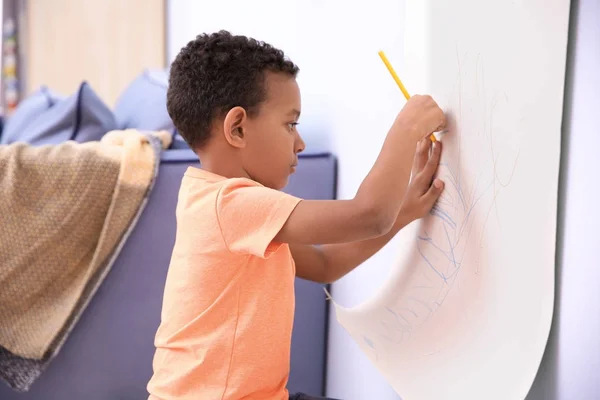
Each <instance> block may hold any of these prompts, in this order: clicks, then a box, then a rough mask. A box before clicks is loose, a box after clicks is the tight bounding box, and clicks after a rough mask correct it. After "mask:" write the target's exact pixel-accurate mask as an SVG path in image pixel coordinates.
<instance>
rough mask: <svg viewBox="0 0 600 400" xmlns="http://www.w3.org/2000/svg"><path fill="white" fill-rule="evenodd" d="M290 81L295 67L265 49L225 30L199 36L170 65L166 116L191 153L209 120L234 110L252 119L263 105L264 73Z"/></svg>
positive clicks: (205, 132)
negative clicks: (284, 76) (278, 74)
mask: <svg viewBox="0 0 600 400" xmlns="http://www.w3.org/2000/svg"><path fill="white" fill-rule="evenodd" d="M266 71H273V72H283V73H287V74H290V75H291V76H293V77H296V75H297V74H298V71H299V68H298V66H296V65H295V64H294V63H293V62H291V61H290V60H288V59H287V58H286V57H285V55H284V53H283V51H281V50H279V49H277V48H275V47H273V46H271V45H270V44H267V43H264V42H261V41H258V40H255V39H252V38H248V37H246V36H241V35H232V34H231V33H229V32H228V31H224V30H222V31H219V32H216V33H211V34H201V35H198V36H197V37H196V39H194V40H192V41H190V42H189V43H188V44H187V45H186V46H185V47H184V48H182V49H181V51H180V52H179V54H178V55H177V57H176V58H175V61H173V63H172V64H171V71H170V74H169V89H168V91H167V111H168V112H169V115H170V117H171V119H172V120H173V123H174V125H175V128H177V131H178V132H179V134H180V135H181V136H182V137H183V138H184V139H185V141H186V142H187V143H188V144H189V145H190V147H192V148H193V149H196V148H200V147H202V146H203V145H205V144H206V142H207V140H208V139H209V137H210V129H211V125H212V123H213V120H214V118H217V117H221V116H223V115H224V114H226V113H227V112H228V111H229V110H230V109H232V108H233V107H236V106H240V107H243V108H244V109H245V110H246V112H247V113H248V115H250V116H252V115H256V112H258V108H259V106H260V104H261V103H262V102H263V101H265V97H266V90H265V87H264V81H265V72H266Z"/></svg>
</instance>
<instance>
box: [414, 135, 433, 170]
mask: <svg viewBox="0 0 600 400" xmlns="http://www.w3.org/2000/svg"><path fill="white" fill-rule="evenodd" d="M430 149H431V140H429V138H426V139H421V140H420V141H419V142H418V144H417V154H416V155H415V165H414V169H415V172H416V173H419V172H421V170H422V169H423V168H424V167H425V164H427V159H428V158H429V150H430Z"/></svg>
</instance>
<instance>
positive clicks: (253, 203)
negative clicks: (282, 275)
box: [216, 179, 301, 258]
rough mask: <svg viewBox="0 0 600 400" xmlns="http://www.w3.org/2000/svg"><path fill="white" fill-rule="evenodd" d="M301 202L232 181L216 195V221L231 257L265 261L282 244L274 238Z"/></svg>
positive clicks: (268, 190)
mask: <svg viewBox="0 0 600 400" xmlns="http://www.w3.org/2000/svg"><path fill="white" fill-rule="evenodd" d="M300 200H301V199H299V198H297V197H294V196H291V195H289V194H287V193H284V192H281V191H278V190H274V189H270V188H267V187H264V186H262V185H259V184H258V183H256V182H253V181H251V180H249V179H231V180H229V181H228V182H226V183H225V184H224V185H223V187H222V188H221V190H220V191H219V194H218V195H217V204H216V208H217V218H218V220H219V225H220V228H221V233H222V234H223V239H224V241H225V244H226V246H227V247H228V249H229V250H230V251H231V252H233V253H244V254H252V255H255V256H257V257H261V258H267V257H269V255H270V254H272V253H273V252H275V251H276V250H277V249H278V248H279V246H280V245H281V243H275V242H273V238H274V237H275V235H277V233H279V231H280V230H281V228H282V227H283V225H284V224H285V222H286V221H287V219H288V217H289V216H290V214H291V213H292V211H293V210H294V208H295V207H296V206H297V205H298V203H299V202H300Z"/></svg>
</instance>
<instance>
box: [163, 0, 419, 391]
mask: <svg viewBox="0 0 600 400" xmlns="http://www.w3.org/2000/svg"><path fill="white" fill-rule="evenodd" d="M403 4H404V2H403V1H402V0H371V1H369V2H365V1H361V2H349V1H341V0H338V1H333V0H330V1H326V0H287V1H285V2H282V1H279V0H255V1H251V2H249V1H245V0H232V1H228V2H198V1H194V0H173V1H170V2H169V9H168V12H169V21H168V26H169V30H168V49H169V50H168V58H169V60H172V59H173V58H174V57H175V55H176V54H177V52H178V51H179V50H180V48H181V47H182V46H184V45H185V44H186V43H187V42H188V41H189V40H191V39H193V38H194V37H195V36H196V35H197V34H199V33H202V32H211V31H216V30H219V29H227V30H230V31H232V32H233V33H240V34H244V35H249V36H253V37H255V38H257V39H259V40H264V41H266V42H269V43H271V44H273V45H275V46H277V47H281V48H282V49H283V50H284V51H285V52H286V53H287V54H288V55H289V56H290V58H291V59H292V60H293V61H294V62H296V63H297V64H299V66H300V75H299V78H298V82H299V84H300V87H301V90H302V114H303V115H302V118H301V121H300V122H301V125H300V126H299V128H300V131H301V133H302V134H303V136H304V137H305V138H306V141H307V151H310V150H311V149H312V150H315V149H318V148H329V149H331V150H332V151H333V153H334V154H336V155H337V156H338V157H339V177H338V179H339V182H338V184H339V191H338V196H339V197H340V198H349V197H352V196H353V195H354V194H355V192H356V190H357V188H358V186H359V184H360V183H361V181H362V179H363V178H364V176H365V175H366V174H367V172H368V171H369V169H370V167H371V165H372V164H373V162H374V161H375V158H376V156H377V154H378V152H379V149H380V147H381V144H382V142H383V139H384V137H385V134H386V132H387V129H388V128H389V126H390V125H391V123H392V121H393V119H394V118H395V116H396V113H397V112H398V111H399V110H400V108H401V107H402V106H403V105H404V99H403V97H402V95H401V93H400V91H399V90H398V88H397V86H395V83H394V82H393V80H392V78H391V77H390V75H389V73H388V72H387V70H386V69H385V67H384V65H383V63H382V62H381V60H380V59H379V57H378V55H377V51H378V50H380V49H383V50H385V51H386V54H387V55H388V58H389V59H390V61H391V62H392V64H393V65H394V67H395V68H396V69H397V70H398V71H399V73H401V71H402V61H403V60H402V54H403V37H402V28H401V24H402V21H403V8H404V6H403ZM405 84H406V85H407V86H408V89H409V90H410V86H411V85H410V82H405ZM394 260H395V252H394V251H393V244H391V245H388V247H386V249H384V250H383V251H382V252H380V253H379V254H378V255H377V256H375V257H374V258H373V259H372V260H370V261H368V262H367V263H365V265H363V266H361V267H360V268H359V269H357V270H355V271H354V272H353V273H351V274H350V275H348V276H347V277H345V278H344V279H342V280H340V281H339V282H337V283H335V284H334V285H333V289H332V292H333V293H332V294H333V296H334V297H335V299H336V301H337V302H339V303H340V304H342V305H344V306H354V305H357V304H359V303H360V302H362V301H363V300H365V299H366V298H368V297H369V296H370V295H371V294H372V293H374V292H376V290H377V288H378V287H379V285H380V284H381V283H382V282H383V281H384V279H385V277H386V274H387V271H388V269H389V266H390V265H391V264H392V263H393V262H394ZM328 356H329V365H328V384H327V394H328V395H329V396H332V397H338V398H344V399H346V400H354V399H356V400H362V399H379V400H386V399H397V398H398V397H397V396H396V395H395V393H394V392H393V391H392V390H391V388H390V387H389V386H388V384H387V383H386V382H385V381H384V380H383V378H382V377H381V376H380V374H379V373H378V372H377V371H376V370H375V369H374V367H372V365H371V364H370V362H369V361H368V360H367V358H366V357H365V356H364V355H363V354H362V353H361V352H360V351H359V350H358V347H357V346H356V345H355V343H354V342H353V341H352V340H351V339H350V337H349V336H348V335H347V334H346V331H345V330H343V329H342V328H340V327H339V325H338V324H337V322H336V321H331V325H330V338H329V354H328Z"/></svg>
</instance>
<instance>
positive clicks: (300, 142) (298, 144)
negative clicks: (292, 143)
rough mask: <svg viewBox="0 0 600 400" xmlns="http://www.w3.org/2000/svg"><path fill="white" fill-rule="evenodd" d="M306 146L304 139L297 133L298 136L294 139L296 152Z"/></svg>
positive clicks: (299, 151) (301, 150)
mask: <svg viewBox="0 0 600 400" xmlns="http://www.w3.org/2000/svg"><path fill="white" fill-rule="evenodd" d="M305 148H306V144H305V143H304V140H302V136H300V135H299V134H298V138H297V139H296V153H301V152H303V151H304V149H305Z"/></svg>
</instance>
